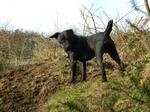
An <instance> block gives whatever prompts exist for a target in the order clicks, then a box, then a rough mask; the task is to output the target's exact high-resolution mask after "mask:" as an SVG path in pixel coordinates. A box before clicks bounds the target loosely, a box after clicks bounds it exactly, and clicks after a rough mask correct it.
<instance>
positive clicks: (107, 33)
mask: <svg viewBox="0 0 150 112" xmlns="http://www.w3.org/2000/svg"><path fill="white" fill-rule="evenodd" d="M112 26H113V20H110V21H109V22H108V24H107V28H106V30H105V32H104V33H105V36H109V34H110V32H111V30H112Z"/></svg>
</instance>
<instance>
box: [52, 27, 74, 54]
mask: <svg viewBox="0 0 150 112" xmlns="http://www.w3.org/2000/svg"><path fill="white" fill-rule="evenodd" d="M50 38H56V39H57V41H58V43H59V44H60V46H61V47H62V48H63V49H64V50H65V51H66V52H67V51H70V50H71V49H72V45H73V41H74V33H73V30H72V29H69V30H65V31H63V32H56V33H55V34H54V35H52V36H50Z"/></svg>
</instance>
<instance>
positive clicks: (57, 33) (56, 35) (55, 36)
mask: <svg viewBox="0 0 150 112" xmlns="http://www.w3.org/2000/svg"><path fill="white" fill-rule="evenodd" d="M59 34H60V33H59V32H56V33H55V34H54V35H52V36H50V38H57V37H58V35H59Z"/></svg>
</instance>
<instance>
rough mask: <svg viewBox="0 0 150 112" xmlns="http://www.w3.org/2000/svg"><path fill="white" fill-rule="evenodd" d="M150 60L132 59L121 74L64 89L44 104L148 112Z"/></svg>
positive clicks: (84, 111)
mask: <svg viewBox="0 0 150 112" xmlns="http://www.w3.org/2000/svg"><path fill="white" fill-rule="evenodd" d="M148 63H150V60H149V59H148V58H147V56H145V58H144V59H142V60H140V61H138V62H134V63H131V66H130V67H128V69H126V71H125V72H124V73H123V74H122V76H121V75H120V76H115V74H113V73H112V74H111V75H109V76H108V79H109V81H108V82H105V83H101V80H100V79H101V77H97V78H94V79H91V80H90V81H87V82H84V83H79V84H78V86H77V87H73V88H71V89H66V90H61V91H59V92H57V93H56V94H54V95H52V96H51V97H50V98H49V99H48V101H47V102H46V103H45V104H44V105H43V107H42V108H43V110H46V111H47V112H62V111H65V112H94V111H96V112H142V111H144V112H149V111H150V86H149V84H150V81H149V80H147V81H145V82H144V81H143V79H142V74H141V73H142V71H143V69H144V68H145V66H146V64H148Z"/></svg>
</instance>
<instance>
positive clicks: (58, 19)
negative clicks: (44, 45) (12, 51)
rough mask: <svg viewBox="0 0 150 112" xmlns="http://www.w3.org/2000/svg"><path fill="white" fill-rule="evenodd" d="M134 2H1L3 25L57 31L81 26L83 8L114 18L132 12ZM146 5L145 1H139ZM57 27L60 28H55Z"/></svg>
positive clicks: (51, 0)
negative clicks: (91, 7) (90, 8)
mask: <svg viewBox="0 0 150 112" xmlns="http://www.w3.org/2000/svg"><path fill="white" fill-rule="evenodd" d="M130 1H131V0H0V26H1V25H2V24H4V23H7V21H9V22H10V24H12V25H13V26H14V29H20V28H21V29H24V30H34V31H39V32H44V33H48V32H54V31H58V30H64V29H68V28H71V27H74V26H75V27H79V23H82V18H81V15H80V9H81V8H82V5H84V6H86V7H88V8H89V7H90V6H91V5H92V4H93V3H94V8H95V9H97V8H99V7H101V8H100V10H99V13H101V12H102V11H105V12H106V13H107V14H108V15H111V17H113V16H114V17H115V16H117V14H115V13H116V11H118V12H119V14H120V16H122V15H125V14H126V13H128V12H129V11H130V10H131V4H130ZM137 2H139V3H140V4H144V0H137ZM56 26H57V27H56Z"/></svg>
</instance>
